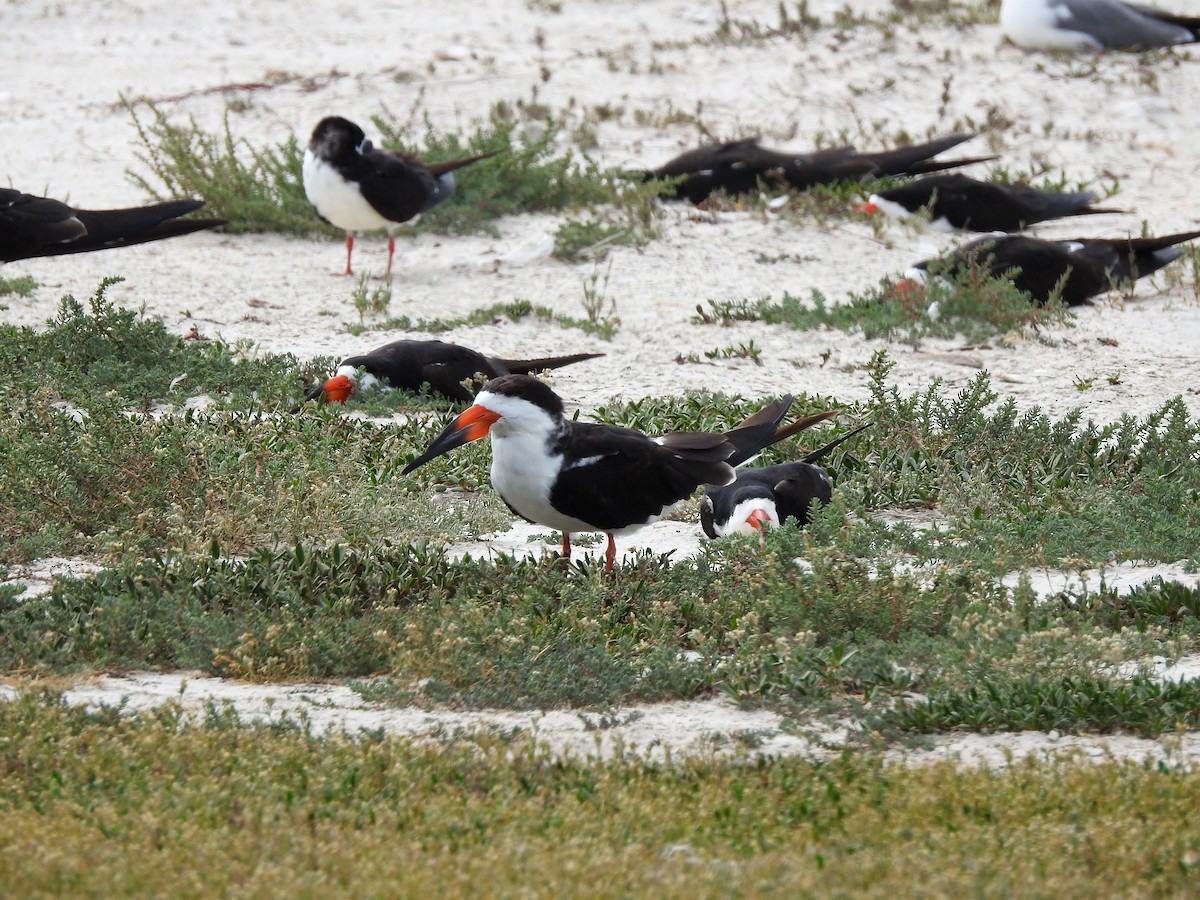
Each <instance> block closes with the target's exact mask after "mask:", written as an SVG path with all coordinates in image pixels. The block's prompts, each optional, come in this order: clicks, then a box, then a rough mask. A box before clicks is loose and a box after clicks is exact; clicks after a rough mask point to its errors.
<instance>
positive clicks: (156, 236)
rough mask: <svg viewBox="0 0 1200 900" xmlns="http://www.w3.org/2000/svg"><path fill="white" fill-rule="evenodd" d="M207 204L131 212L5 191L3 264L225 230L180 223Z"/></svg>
mask: <svg viewBox="0 0 1200 900" xmlns="http://www.w3.org/2000/svg"><path fill="white" fill-rule="evenodd" d="M203 205H204V201H203V200H176V201H172V202H168V203H154V204H151V205H150V206H138V207H133V208H131V209H72V208H71V207H70V206H67V205H66V204H65V203H60V202H59V201H57V200H51V199H49V198H48V197H35V196H33V195H32V194H23V193H21V192H20V191H16V190H13V189H11V188H0V261H2V262H13V261H14V260H18V259H32V258H34V257H37V256H64V255H66V254H68V253H86V252H88V251H90V250H108V249H111V248H113V247H128V246H130V245H131V244H144V243H146V242H148V241H161V240H163V239H164V238H171V237H178V236H179V235H183V234H191V233H192V232H193V231H203V230H204V229H206V228H216V227H217V226H218V225H224V224H226V223H225V220H224V219H181V218H180V216H184V215H187V214H188V213H190V212H192V211H194V210H197V209H199V208H200V207H202V206H203Z"/></svg>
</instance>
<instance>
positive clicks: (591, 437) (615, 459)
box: [404, 375, 836, 572]
mask: <svg viewBox="0 0 1200 900" xmlns="http://www.w3.org/2000/svg"><path fill="white" fill-rule="evenodd" d="M791 403H792V398H791V397H790V396H785V397H783V398H781V399H779V400H776V401H774V402H773V403H769V404H767V405H766V406H765V407H763V408H762V409H761V410H759V412H757V413H755V414H754V415H753V416H751V417H750V418H748V419H746V421H744V422H742V424H740V425H738V426H737V427H736V428H733V429H731V430H729V431H727V432H724V433H720V434H715V433H710V432H669V433H667V434H664V435H662V436H660V437H656V438H651V437H648V436H647V435H645V434H643V433H642V432H640V431H635V430H634V429H632V428H620V427H617V426H614V425H598V424H594V423H589V422H576V421H571V420H569V419H567V418H565V417H564V415H563V402H562V400H561V399H560V398H559V397H558V395H557V394H555V393H554V392H553V391H552V390H551V389H550V388H549V387H548V386H546V385H545V384H543V383H542V382H541V381H538V380H537V379H536V378H531V377H529V376H527V375H504V376H501V377H500V378H496V379H494V380H492V381H489V382H488V383H487V384H485V385H484V386H483V390H481V391H480V392H479V394H478V395H477V396H476V397H475V403H474V404H473V405H472V406H471V407H469V408H468V409H467V410H465V411H464V412H462V413H461V414H460V415H458V416H457V417H455V419H454V420H453V421H452V422H450V424H449V425H447V426H446V428H445V429H444V430H443V431H442V433H441V434H440V435H438V437H437V438H435V439H434V441H433V442H432V443H431V444H430V445H429V447H428V448H426V450H425V452H424V453H422V454H421V455H419V456H418V457H417V458H416V459H414V460H413V461H412V462H410V463H409V464H408V465H407V466H406V467H405V468H404V472H405V473H408V472H411V471H413V470H414V469H416V468H417V467H418V466H422V465H424V464H425V463H427V462H429V460H431V459H434V458H436V457H438V456H441V455H442V454H443V453H447V452H449V451H451V450H453V449H455V448H456V447H461V446H462V445H463V444H466V443H468V442H470V441H475V440H479V439H480V438H482V437H484V436H485V435H489V434H490V435H491V438H492V469H491V480H492V486H493V487H494V488H495V489H496V492H497V493H499V495H500V497H501V499H503V500H504V502H505V503H506V504H508V507H509V508H510V509H511V510H512V511H513V512H514V513H516V514H517V515H518V516H520V517H521V518H523V519H526V520H527V521H530V522H535V523H537V524H539V525H545V526H548V527H550V528H554V529H557V530H559V531H561V532H562V553H563V557H564V558H570V554H571V534H572V533H573V532H579V531H602V532H604V533H605V534H606V535H607V536H608V547H607V550H606V552H605V554H604V569H605V571H606V572H610V571H612V568H613V561H614V560H615V559H616V552H617V548H616V536H617V535H624V534H628V533H630V532H632V531H635V530H637V529H638V528H641V527H643V526H645V525H648V524H650V523H651V522H654V521H657V520H658V519H660V518H661V517H662V516H664V515H666V514H667V513H669V512H670V510H671V509H672V508H673V507H674V506H675V504H677V503H679V502H680V501H682V500H685V499H687V498H688V497H690V496H691V495H692V493H693V492H694V491H695V490H696V488H697V487H699V486H700V485H702V484H728V483H730V482H731V481H733V479H734V468H733V467H734V466H736V465H740V464H741V463H744V462H747V461H748V460H750V459H752V458H753V457H754V456H756V455H757V454H758V453H759V452H760V451H761V450H762V449H763V448H764V447H766V446H768V445H769V444H771V443H773V442H774V441H775V440H777V439H778V438H776V434H777V431H778V429H779V427H780V426H779V423H780V422H781V421H782V420H783V417H784V416H785V415H786V414H787V411H788V408H789V407H790V406H791ZM835 413H836V411H831V412H828V413H822V414H819V415H818V416H814V417H810V419H811V420H812V421H810V422H809V424H815V423H816V422H817V421H822V420H823V419H825V418H828V417H829V416H831V415H834V414H835ZM787 428H792V426H787ZM797 430H798V429H797ZM789 433H792V432H789Z"/></svg>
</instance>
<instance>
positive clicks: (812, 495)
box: [700, 422, 871, 542]
mask: <svg viewBox="0 0 1200 900" xmlns="http://www.w3.org/2000/svg"><path fill="white" fill-rule="evenodd" d="M870 427H871V423H870V422H868V423H866V424H865V425H860V426H859V427H858V428H855V429H854V430H853V431H850V432H847V433H846V434H843V435H841V436H840V437H838V438H836V439H835V440H832V441H830V442H829V443H828V444H826V445H825V446H823V447H820V448H818V449H816V450H814V451H813V452H812V453H809V454H807V455H806V456H804V457H803V458H802V459H799V460H796V461H795V462H785V463H779V464H777V465H773V466H759V467H756V468H749V469H738V470H737V477H736V478H735V479H734V480H733V481H732V482H731V483H730V484H727V485H723V486H720V487H718V486H714V485H710V486H708V487H706V488H705V489H704V498H703V499H702V500H701V501H700V526H701V527H702V528H703V529H704V533H705V534H706V535H708V536H709V537H710V538H714V539H715V538H719V537H725V536H726V535H729V534H757V535H758V537H759V540H760V542H761V540H762V536H763V532H764V531H765V530H766V529H768V528H778V527H779V526H780V525H782V524H783V523H784V522H785V521H787V520H788V519H793V520H794V521H795V522H796V523H797V524H799V525H801V526H803V525H807V524H808V523H809V521H810V520H811V518H812V507H813V503H814V502H815V501H817V500H820V501H821V502H822V503H828V502H829V501H830V500H832V499H833V480H832V479H831V478H830V477H829V473H828V472H826V471H825V470H824V469H823V468H821V466H818V465H816V463H817V462H818V461H820V460H821V459H823V458H824V457H826V456H827V455H828V454H829V453H830V452H831V451H832V450H834V449H835V448H836V447H839V446H841V445H842V444H844V443H845V442H846V441H848V440H850V439H851V438H852V437H855V436H856V435H858V434H859V433H860V432H862V431H864V430H865V429H867V428H870ZM785 436H786V435H785ZM780 440H782V438H780ZM772 443H778V442H777V441H773V442H772Z"/></svg>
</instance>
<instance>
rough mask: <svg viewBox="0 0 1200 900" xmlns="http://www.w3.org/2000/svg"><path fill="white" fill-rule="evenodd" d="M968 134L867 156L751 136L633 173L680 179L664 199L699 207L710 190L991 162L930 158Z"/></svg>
mask: <svg viewBox="0 0 1200 900" xmlns="http://www.w3.org/2000/svg"><path fill="white" fill-rule="evenodd" d="M974 136H975V135H973V134H952V135H950V136H948V137H944V138H939V139H937V140H934V141H929V142H927V143H924V144H914V145H913V146H911V147H901V148H898V149H896V150H880V151H876V152H871V153H859V152H858V151H857V150H855V149H854V148H853V147H834V148H832V149H829V150H814V151H812V152H811V153H786V152H783V151H779V150H768V149H767V148H765V147H761V146H759V143H758V139H757V138H749V139H747V140H742V141H730V142H728V143H724V144H708V145H706V146H703V147H699V148H697V149H695V150H689V151H687V152H686V153H683V154H680V155H679V156H677V157H675V158H674V159H672V160H671V161H670V162H667V163H665V164H664V165H661V166H659V167H658V168H657V169H650V170H646V171H643V172H641V173H639V174H640V175H641V177H642V180H643V181H652V180H663V179H673V178H682V179H683V180H682V181H681V182H680V183H679V184H678V185H677V186H676V187H675V188H674V193H673V194H671V195H670V196H671V197H672V198H674V199H682V198H686V199H688V200H690V201H691V202H692V203H701V202H703V201H704V200H706V199H707V198H708V196H709V195H710V194H712V193H713V192H714V191H718V190H721V191H725V193H727V194H731V195H737V194H745V193H748V192H750V191H754V190H757V189H758V186H759V183H760V182H761V183H764V184H766V185H768V186H770V187H772V188H774V189H779V190H786V189H789V188H790V189H792V190H797V191H805V190H808V189H809V188H812V187H815V186H817V185H822V184H836V183H838V182H841V181H867V180H869V179H871V178H880V177H884V176H893V175H920V174H923V173H926V172H940V171H942V170H943V169H950V168H956V167H958V166H965V165H970V164H972V163H977V162H987V161H989V160H993V159H995V157H994V156H979V157H972V158H969V159H954V160H945V161H940V162H939V161H936V160H933V159H931V157H933V156H937V155H938V154H939V153H942V152H944V151H946V150H949V149H950V148H951V147H955V146H957V145H959V144H961V143H963V142H964V141H968V140H970V139H971V138H973V137H974Z"/></svg>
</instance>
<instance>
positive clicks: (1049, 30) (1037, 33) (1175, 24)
mask: <svg viewBox="0 0 1200 900" xmlns="http://www.w3.org/2000/svg"><path fill="white" fill-rule="evenodd" d="M1000 28H1001V30H1002V31H1003V32H1004V35H1005V37H1007V38H1008V39H1009V40H1010V41H1012V42H1013V43H1014V44H1016V45H1017V46H1018V47H1022V48H1024V49H1026V50H1150V49H1152V48H1155V47H1171V46H1174V45H1175V44H1191V43H1194V42H1195V41H1200V16H1187V15H1179V14H1176V13H1170V12H1166V11H1164V10H1161V9H1156V8H1154V7H1153V6H1145V5H1143V4H1141V3H1122V2H1121V0H1003V2H1002V3H1001V4H1000Z"/></svg>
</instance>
